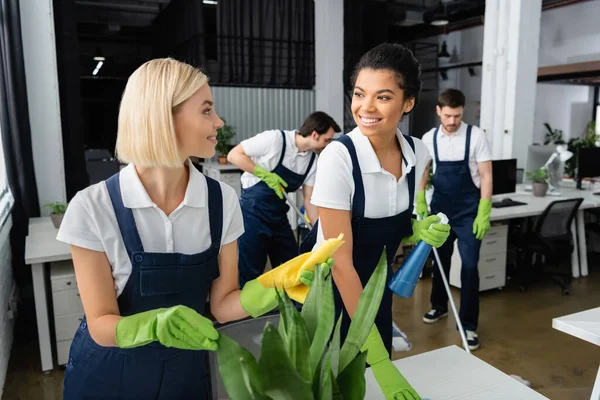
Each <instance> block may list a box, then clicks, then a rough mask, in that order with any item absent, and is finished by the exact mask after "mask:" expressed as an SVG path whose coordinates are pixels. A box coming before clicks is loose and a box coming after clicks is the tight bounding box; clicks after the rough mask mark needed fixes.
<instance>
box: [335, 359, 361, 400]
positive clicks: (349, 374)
mask: <svg viewBox="0 0 600 400" xmlns="http://www.w3.org/2000/svg"><path fill="white" fill-rule="evenodd" d="M366 367H367V352H366V351H365V352H362V353H359V354H358V355H357V356H356V357H354V360H352V362H351V363H350V364H348V366H347V367H346V368H344V370H343V371H342V372H341V373H340V374H339V375H338V377H337V379H336V381H337V384H338V387H339V389H340V392H341V393H342V397H343V399H344V400H363V399H364V398H365V393H366V390H367V383H366V380H365V369H366Z"/></svg>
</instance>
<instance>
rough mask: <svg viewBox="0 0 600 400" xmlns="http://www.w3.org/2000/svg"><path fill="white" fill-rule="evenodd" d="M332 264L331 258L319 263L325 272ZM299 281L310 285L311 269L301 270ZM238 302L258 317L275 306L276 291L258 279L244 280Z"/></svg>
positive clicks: (311, 280) (312, 275) (327, 271)
mask: <svg viewBox="0 0 600 400" xmlns="http://www.w3.org/2000/svg"><path fill="white" fill-rule="evenodd" d="M332 266H333V259H332V258H330V259H329V260H327V262H326V263H323V264H321V269H322V270H323V271H325V272H326V273H329V270H330V269H331V267H332ZM300 275H301V276H300V282H302V283H303V284H305V285H306V286H308V287H310V286H311V285H312V282H313V278H314V272H313V271H308V270H307V271H302V272H301V273H300ZM240 304H241V306H242V308H243V309H244V310H246V312H247V313H248V314H250V316H251V317H252V318H257V317H260V316H261V315H263V314H265V313H268V312H269V311H271V310H272V309H274V308H275V307H277V292H276V291H275V288H266V287H264V286H263V285H261V284H260V282H259V281H258V279H253V280H251V281H248V282H246V284H245V285H244V287H243V288H242V292H241V293H240Z"/></svg>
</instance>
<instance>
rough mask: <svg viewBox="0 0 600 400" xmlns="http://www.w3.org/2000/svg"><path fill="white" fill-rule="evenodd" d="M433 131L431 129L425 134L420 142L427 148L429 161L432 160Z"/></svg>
mask: <svg viewBox="0 0 600 400" xmlns="http://www.w3.org/2000/svg"><path fill="white" fill-rule="evenodd" d="M434 131H435V130H434V129H432V130H430V131H429V132H427V133H425V134H424V135H423V137H422V138H421V141H422V142H423V144H424V145H425V147H426V148H427V152H428V153H429V159H432V158H433V132H434Z"/></svg>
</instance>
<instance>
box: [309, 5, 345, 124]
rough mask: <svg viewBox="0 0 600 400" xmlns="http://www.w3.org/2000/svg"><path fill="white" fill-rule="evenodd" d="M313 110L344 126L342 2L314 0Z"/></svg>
mask: <svg viewBox="0 0 600 400" xmlns="http://www.w3.org/2000/svg"><path fill="white" fill-rule="evenodd" d="M315 75H316V76H315V106H316V109H317V110H318V111H324V112H326V113H327V114H329V115H331V117H332V118H333V119H334V120H335V122H337V123H338V125H340V127H343V125H344V81H343V79H344V77H343V75H344V0H315Z"/></svg>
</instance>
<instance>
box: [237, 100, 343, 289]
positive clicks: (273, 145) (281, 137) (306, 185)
mask: <svg viewBox="0 0 600 400" xmlns="http://www.w3.org/2000/svg"><path fill="white" fill-rule="evenodd" d="M336 132H340V127H339V126H338V125H337V124H336V122H335V121H334V120H333V118H331V117H330V116H329V115H327V114H326V113H324V112H320V111H317V112H314V113H312V114H310V115H309V116H308V117H307V118H306V120H305V121H304V123H303V124H302V127H301V128H300V130H299V131H296V130H290V131H284V130H269V131H265V132H262V133H259V134H258V135H256V136H254V137H252V138H250V139H246V140H244V141H242V142H241V143H240V144H239V145H237V146H236V147H235V148H233V149H232V150H231V151H230V152H229V154H228V160H229V161H230V162H231V163H233V164H235V165H236V166H238V167H239V168H240V169H242V170H244V171H245V173H244V174H243V175H242V195H241V198H240V206H241V208H242V214H243V216H244V229H245V232H244V234H243V235H242V236H241V237H240V238H239V239H238V244H239V280H240V287H243V286H244V284H245V283H246V282H247V281H250V280H252V279H256V278H257V277H258V276H259V275H260V274H262V273H263V272H264V269H265V266H266V264H267V256H268V257H269V260H270V261H271V265H272V266H273V267H277V266H279V265H281V264H283V263H285V262H286V261H289V260H291V259H292V258H294V257H296V256H297V255H298V243H297V241H296V237H295V236H294V233H293V231H292V228H291V226H290V223H289V221H288V217H287V212H288V210H289V206H288V205H287V204H286V200H285V198H284V196H283V193H282V191H283V190H285V192H287V193H293V192H295V191H296V190H298V189H300V188H301V187H302V192H303V196H304V199H305V200H304V207H305V209H306V212H307V215H308V218H309V219H310V220H311V221H313V223H314V222H315V221H317V218H318V213H317V209H316V207H314V206H313V205H312V204H311V203H310V198H311V196H312V189H313V186H314V181H315V173H316V168H317V162H316V161H317V160H316V154H317V153H319V152H321V151H322V150H323V149H324V148H325V146H327V145H328V144H329V143H330V142H331V141H332V140H333V137H334V134H335V133H336Z"/></svg>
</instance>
